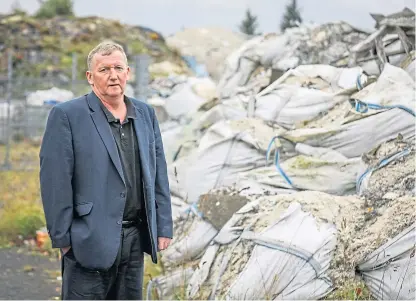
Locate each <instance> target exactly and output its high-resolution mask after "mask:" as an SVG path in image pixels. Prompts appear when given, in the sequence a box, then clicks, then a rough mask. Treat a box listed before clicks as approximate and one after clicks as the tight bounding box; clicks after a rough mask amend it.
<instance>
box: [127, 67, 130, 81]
mask: <svg viewBox="0 0 416 301" xmlns="http://www.w3.org/2000/svg"><path fill="white" fill-rule="evenodd" d="M127 80H130V67H129V66H127Z"/></svg>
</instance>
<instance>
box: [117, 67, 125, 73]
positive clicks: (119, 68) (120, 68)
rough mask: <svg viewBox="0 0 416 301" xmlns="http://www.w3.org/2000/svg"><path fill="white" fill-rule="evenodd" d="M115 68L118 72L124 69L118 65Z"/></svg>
mask: <svg viewBox="0 0 416 301" xmlns="http://www.w3.org/2000/svg"><path fill="white" fill-rule="evenodd" d="M115 69H116V70H117V71H120V72H121V71H123V70H124V68H123V67H120V66H118V67H116V68H115Z"/></svg>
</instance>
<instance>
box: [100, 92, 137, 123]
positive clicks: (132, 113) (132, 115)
mask: <svg viewBox="0 0 416 301" xmlns="http://www.w3.org/2000/svg"><path fill="white" fill-rule="evenodd" d="M124 102H125V104H126V108H127V114H126V119H136V118H137V115H136V109H135V107H134V105H133V103H132V102H131V99H130V98H128V97H127V96H124ZM100 105H101V108H102V109H103V111H104V114H105V116H106V117H107V121H108V122H116V121H117V118H115V117H114V115H113V114H112V113H111V112H110V111H109V110H108V109H107V108H106V107H105V105H104V104H103V103H102V102H101V101H100Z"/></svg>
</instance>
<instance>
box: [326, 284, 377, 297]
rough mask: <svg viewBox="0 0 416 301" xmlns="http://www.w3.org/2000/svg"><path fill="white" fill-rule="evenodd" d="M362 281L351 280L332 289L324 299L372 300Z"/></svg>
mask: <svg viewBox="0 0 416 301" xmlns="http://www.w3.org/2000/svg"><path fill="white" fill-rule="evenodd" d="M373 299H374V298H372V296H371V294H370V291H369V290H368V288H367V286H366V285H365V283H364V282H363V281H351V282H349V283H346V284H344V285H343V287H341V288H338V289H336V290H334V291H333V292H332V293H330V294H329V295H328V296H326V297H325V298H324V300H373Z"/></svg>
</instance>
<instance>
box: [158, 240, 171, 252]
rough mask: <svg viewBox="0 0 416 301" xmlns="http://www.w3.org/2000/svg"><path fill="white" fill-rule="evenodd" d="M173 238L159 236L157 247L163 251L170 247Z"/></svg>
mask: <svg viewBox="0 0 416 301" xmlns="http://www.w3.org/2000/svg"><path fill="white" fill-rule="evenodd" d="M170 241H171V239H170V238H167V237H158V238H157V248H158V249H159V251H163V250H165V249H167V247H169V244H170Z"/></svg>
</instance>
